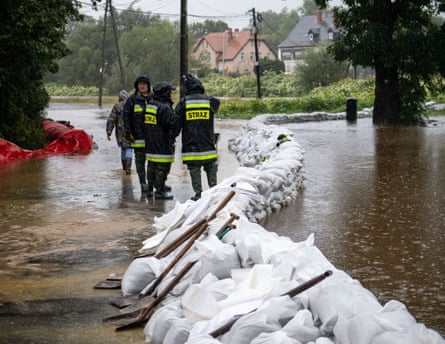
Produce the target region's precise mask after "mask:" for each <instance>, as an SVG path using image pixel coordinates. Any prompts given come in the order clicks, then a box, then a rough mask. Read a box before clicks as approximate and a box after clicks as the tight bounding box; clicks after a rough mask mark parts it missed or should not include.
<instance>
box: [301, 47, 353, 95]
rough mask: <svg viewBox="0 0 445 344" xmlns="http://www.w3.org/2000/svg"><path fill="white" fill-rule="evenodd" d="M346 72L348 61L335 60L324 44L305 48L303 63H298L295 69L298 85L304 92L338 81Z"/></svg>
mask: <svg viewBox="0 0 445 344" xmlns="http://www.w3.org/2000/svg"><path fill="white" fill-rule="evenodd" d="M347 72H348V63H347V62H342V63H339V62H338V61H335V60H334V58H333V57H332V56H331V55H330V54H329V53H328V51H327V47H326V46H318V47H314V48H312V49H309V50H307V51H306V52H305V53H304V55H303V63H301V64H298V65H297V67H296V70H295V73H296V74H297V78H298V79H297V80H298V85H299V86H300V88H302V89H303V90H305V91H306V92H309V91H311V90H312V89H314V88H316V87H319V86H327V85H330V84H332V83H334V82H337V81H340V80H341V79H344V78H345V75H347Z"/></svg>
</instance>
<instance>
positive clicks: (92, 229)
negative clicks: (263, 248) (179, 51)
mask: <svg viewBox="0 0 445 344" xmlns="http://www.w3.org/2000/svg"><path fill="white" fill-rule="evenodd" d="M108 111H109V110H108V109H107V110H97V109H96V108H92V107H79V106H77V105H59V106H57V107H54V106H52V108H51V109H50V111H49V117H51V118H53V119H55V120H69V121H71V123H72V124H73V125H75V126H76V127H78V128H82V129H85V130H86V131H87V132H88V133H90V134H92V135H93V136H94V141H95V142H96V144H97V149H96V150H94V151H93V152H92V153H91V154H89V155H85V156H59V157H51V158H48V159H41V160H34V161H29V162H26V163H19V164H12V165H8V166H0V181H1V182H0V274H1V275H2V279H1V280H0V302H2V301H11V298H12V297H13V296H14V299H15V296H17V300H43V299H51V298H77V299H86V300H87V302H88V300H89V299H88V298H94V300H90V301H89V302H91V304H93V302H94V303H98V306H97V307H96V308H94V311H92V312H91V313H90V314H89V315H88V316H87V317H85V316H84V315H81V316H79V314H77V313H76V312H75V311H76V310H75V311H73V317H72V318H70V316H68V315H67V314H64V315H63V316H58V315H54V316H52V317H47V316H46V315H45V317H43V316H39V317H38V318H39V319H40V320H39V321H38V322H34V321H35V318H33V317H31V318H29V317H28V318H26V319H23V318H19V319H17V318H14V317H12V318H8V319H7V320H8V321H7V322H4V324H6V325H5V326H3V325H0V333H2V334H1V335H0V338H2V336H3V334H4V333H10V332H11V331H15V330H16V329H15V325H14V323H15V322H20V323H21V324H26V325H25V327H26V328H27V329H28V332H27V333H23V337H17V338H20V339H23V341H22V342H26V340H28V342H36V343H40V342H41V343H50V342H51V343H56V342H58V338H59V339H60V338H63V337H64V336H66V335H67V334H70V333H71V334H72V332H73V331H77V334H76V338H77V339H76V340H77V342H87V340H86V339H85V338H88V341H89V342H90V343H102V342H108V343H114V342H116V343H117V342H137V341H138V340H140V339H141V336H142V335H141V331H140V329H138V330H136V331H135V332H125V333H120V334H119V335H117V334H115V333H114V332H113V330H112V329H110V328H103V326H102V325H101V316H103V311H104V309H106V307H105V305H104V304H103V300H100V299H98V298H97V297H98V295H100V296H102V295H108V294H97V292H93V289H92V287H91V286H92V285H94V283H95V282H97V281H98V280H100V279H101V278H103V277H104V276H106V275H107V273H109V272H121V271H123V270H124V269H125V268H126V267H127V266H128V262H129V261H130V260H131V259H132V254H134V252H136V251H137V249H139V248H140V243H141V240H143V239H144V238H146V236H147V228H148V227H149V226H150V224H151V223H152V220H153V217H154V216H160V215H161V214H162V213H164V212H167V211H169V210H170V209H172V208H173V207H174V205H175V202H176V201H175V200H174V201H166V202H161V203H159V202H155V203H153V202H150V201H147V200H146V199H145V198H144V197H141V194H140V190H139V186H138V184H139V183H138V180H137V176H136V173H135V170H134V165H133V173H132V175H131V176H125V175H124V174H123V172H122V170H121V162H120V156H119V150H118V148H117V146H116V143H115V141H114V140H112V141H111V142H108V141H107V139H106V135H105V120H106V117H107V114H108ZM440 121H441V122H439V123H438V125H437V126H435V127H431V128H377V129H376V128H374V127H373V126H372V123H371V120H370V119H360V120H358V122H357V123H356V124H348V123H347V122H344V121H329V122H308V123H299V124H291V125H287V126H288V127H290V128H291V130H292V131H293V132H294V135H295V138H296V140H297V141H298V142H299V143H300V144H301V145H302V146H303V147H304V148H305V150H306V153H305V164H306V178H307V179H306V180H305V189H304V190H302V192H301V194H300V195H299V197H298V198H297V200H296V201H295V202H294V203H293V204H291V205H290V206H289V207H287V208H285V209H282V210H281V211H280V213H279V216H274V215H272V216H271V217H270V218H268V219H266V221H265V222H264V226H265V227H266V228H269V229H271V230H274V231H276V232H278V233H279V234H281V235H287V236H289V237H291V238H292V239H294V240H297V241H299V240H304V239H306V238H307V236H308V235H309V234H310V233H314V234H315V243H316V245H317V246H318V247H319V248H320V249H321V251H322V252H323V253H324V254H325V255H326V256H327V258H328V259H329V260H330V261H332V262H333V263H334V265H335V266H337V267H338V268H340V269H343V270H345V271H346V272H348V273H349V274H350V275H352V276H353V277H354V278H357V279H358V280H359V281H361V282H362V283H363V285H364V286H365V287H366V288H369V289H370V290H371V291H372V292H374V293H375V294H376V295H377V297H378V298H379V300H380V301H381V302H382V303H385V302H387V301H388V300H390V299H393V298H395V299H398V300H400V301H402V302H403V303H405V304H406V305H407V306H408V308H409V310H410V311H411V313H412V314H413V315H414V316H415V317H416V319H417V320H418V321H420V322H424V323H425V324H426V326H427V327H431V328H433V329H436V330H439V331H440V332H441V333H442V334H445V315H444V312H443V309H444V308H445V295H444V293H443V291H444V290H445V286H444V282H443V276H442V273H443V272H444V271H445V258H444V256H443V255H442V249H443V247H444V246H445V237H444V232H445V212H444V211H443V209H444V208H445V174H444V173H443V171H444V169H445V123H444V121H445V119H441V120H440ZM241 124H242V122H238V121H229V122H224V121H221V122H219V123H218V124H217V125H218V127H219V131H220V132H221V133H222V135H221V137H220V142H219V143H218V145H219V149H218V150H219V151H220V153H221V155H220V160H219V171H218V175H219V178H220V180H221V178H225V177H228V176H230V175H231V174H232V173H233V171H234V170H235V168H236V161H235V158H234V157H233V155H231V154H229V153H228V152H227V140H228V139H230V138H232V137H234V136H236V135H237V134H238V133H239V132H238V130H237V128H238V127H239V125H241ZM168 184H170V185H172V186H173V191H174V195H175V197H176V199H177V200H178V201H180V202H184V201H185V200H186V199H188V198H189V197H190V196H191V195H192V194H193V192H192V188H191V186H190V181H189V177H188V172H187V170H186V169H185V168H184V166H183V165H182V164H181V163H180V162H175V164H174V165H173V166H172V173H171V175H170V176H169V180H168ZM122 216H124V217H125V219H127V222H124V224H122ZM101 264H102V265H101ZM107 264H108V265H107ZM110 266H111V267H112V269H113V270H112V271H109V270H107V269H109V268H110ZM68 267H70V268H69V269H68ZM65 270H66V271H65ZM55 272H57V274H56V275H55V274H54V273H55ZM61 272H62V275H61ZM19 296H20V297H19ZM76 302H78V301H76ZM101 302H102V303H101ZM63 305H65V304H63ZM68 306H69V305H68ZM0 310H1V307H0ZM107 311H108V312H111V311H110V310H109V309H107ZM110 315H111V314H110ZM0 316H1V315H0ZM80 317H82V318H83V319H84V320H83V323H82V324H79V323H76V322H77V321H78V318H80ZM31 323H32V324H34V325H32V326H31ZM53 323H56V324H57V325H58V327H57V330H54V331H53V333H52V334H53V337H52V339H53V340H52V341H50V340H49V339H48V335H47V331H48V328H51V326H52V324H53ZM61 323H63V326H62V324H61ZM76 324H77V325H76ZM28 325H29V326H28ZM76 326H77V327H76ZM79 326H81V330H78V328H79ZM8 331H9V332H8ZM79 332H82V334H84V335H82V334H81V333H79ZM72 336H74V335H72ZM13 337H14V335H12V334H11V335H9V337H8V338H13ZM25 337H26V340H25ZM29 338H31V339H32V338H34V339H35V341H32V340H31V339H29ZM93 338H97V339H96V340H94V339H93ZM84 339H85V340H84ZM71 342H76V341H75V340H74V339H73V341H71ZM140 342H143V340H140Z"/></svg>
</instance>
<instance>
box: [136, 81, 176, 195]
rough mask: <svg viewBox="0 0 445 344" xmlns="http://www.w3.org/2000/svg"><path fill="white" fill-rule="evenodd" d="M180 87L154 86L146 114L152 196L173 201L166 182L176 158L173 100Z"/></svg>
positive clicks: (163, 84) (146, 136)
mask: <svg viewBox="0 0 445 344" xmlns="http://www.w3.org/2000/svg"><path fill="white" fill-rule="evenodd" d="M175 89H176V88H175V87H174V86H173V85H171V84H170V83H168V82H167V81H161V82H158V83H157V84H156V85H154V87H153V97H152V98H151V99H150V101H149V103H148V105H147V109H146V112H145V120H144V133H145V156H146V159H147V161H148V169H147V173H148V196H151V195H153V187H154V189H155V192H154V197H155V199H172V198H173V196H171V195H170V194H168V191H167V189H166V186H165V181H166V180H167V176H168V174H169V172H170V167H171V164H172V162H173V161H174V155H175V138H176V135H175V127H174V121H175V112H174V110H173V107H172V105H173V101H172V99H171V95H172V91H174V90H175Z"/></svg>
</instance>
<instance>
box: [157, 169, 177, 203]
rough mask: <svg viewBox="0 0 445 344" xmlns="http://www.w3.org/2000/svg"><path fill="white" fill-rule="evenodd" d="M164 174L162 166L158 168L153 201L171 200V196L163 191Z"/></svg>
mask: <svg viewBox="0 0 445 344" xmlns="http://www.w3.org/2000/svg"><path fill="white" fill-rule="evenodd" d="M165 179H166V173H165V170H164V166H158V168H157V170H156V174H155V182H154V185H155V188H156V191H155V199H173V196H172V195H170V194H168V193H167V192H166V191H165Z"/></svg>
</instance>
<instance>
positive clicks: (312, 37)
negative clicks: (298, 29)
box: [309, 33, 314, 41]
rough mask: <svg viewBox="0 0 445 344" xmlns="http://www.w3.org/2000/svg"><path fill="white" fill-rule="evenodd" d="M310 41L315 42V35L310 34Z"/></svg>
mask: <svg viewBox="0 0 445 344" xmlns="http://www.w3.org/2000/svg"><path fill="white" fill-rule="evenodd" d="M309 40H310V41H313V40H314V34H313V33H310V34H309Z"/></svg>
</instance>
